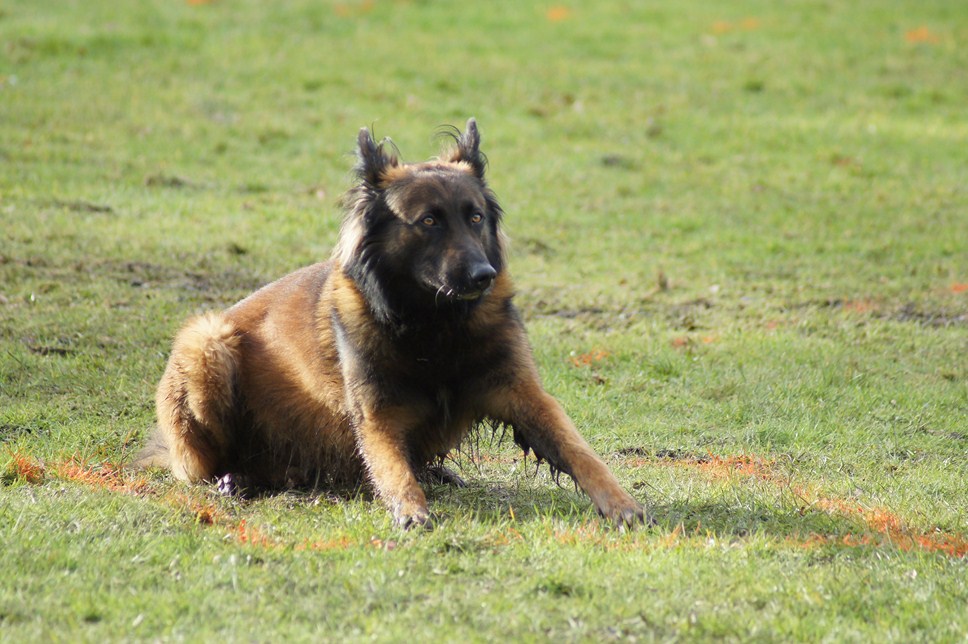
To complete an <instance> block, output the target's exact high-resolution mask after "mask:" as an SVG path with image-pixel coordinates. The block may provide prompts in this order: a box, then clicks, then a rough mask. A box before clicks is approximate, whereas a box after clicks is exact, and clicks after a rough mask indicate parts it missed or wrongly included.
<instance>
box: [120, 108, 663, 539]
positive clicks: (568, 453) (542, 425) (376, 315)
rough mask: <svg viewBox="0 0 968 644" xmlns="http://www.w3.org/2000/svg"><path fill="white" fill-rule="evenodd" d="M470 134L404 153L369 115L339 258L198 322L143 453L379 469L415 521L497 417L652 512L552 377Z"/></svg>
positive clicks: (593, 493) (615, 512) (402, 513)
mask: <svg viewBox="0 0 968 644" xmlns="http://www.w3.org/2000/svg"><path fill="white" fill-rule="evenodd" d="M453 138H454V145H453V146H452V147H451V148H450V149H449V150H447V151H446V152H445V153H444V154H443V155H442V156H441V157H439V158H437V159H433V160H431V161H428V162H425V163H413V164H405V163H402V162H400V161H399V160H398V159H397V156H396V154H395V153H394V150H395V148H392V144H390V146H388V145H387V144H386V140H384V141H383V142H380V143H376V142H374V140H373V138H372V136H371V134H370V132H369V130H367V129H366V128H364V129H362V130H361V131H360V134H359V137H358V163H357V165H356V168H355V170H356V175H357V178H358V180H359V181H358V184H357V185H356V186H355V187H353V188H352V189H351V190H350V191H349V192H348V193H347V194H346V196H345V197H344V201H343V204H344V206H345V210H346V214H345V219H344V222H343V225H342V229H341V231H340V237H339V241H338V244H337V246H336V249H335V251H334V253H333V256H332V258H331V259H330V261H328V262H323V263H319V264H315V265H313V266H308V267H306V268H303V269H301V270H298V271H296V272H295V273H292V274H291V275H288V276H286V277H283V278H282V279H280V280H278V281H276V282H274V283H272V284H269V285H268V286H265V287H264V288H262V289H261V290H259V291H257V292H255V293H254V294H252V295H250V296H249V297H247V298H246V299H244V300H242V301H241V302H239V303H238V304H236V305H234V306H232V307H231V308H229V309H228V310H226V311H223V312H221V313H207V314H204V315H201V316H199V317H196V318H194V319H191V320H189V321H188V322H187V324H185V326H184V327H183V328H182V329H181V331H180V332H179V333H178V335H177V337H176V338H175V341H174V347H173V349H172V353H171V357H170V359H169V361H168V366H167V369H166V370H165V373H164V376H163V377H162V379H161V383H160V384H159V386H158V393H157V398H156V404H157V413H158V427H157V431H156V432H155V436H154V440H153V442H152V443H150V444H149V447H148V448H146V450H145V452H144V453H143V455H142V456H141V458H140V459H139V461H140V464H141V465H162V466H166V467H168V468H170V469H171V471H172V472H173V473H174V475H175V477H176V478H178V479H182V480H185V481H192V482H197V481H214V480H217V479H220V480H221V479H222V478H223V477H224V479H225V480H231V479H230V477H231V476H232V475H235V476H238V477H240V480H245V481H249V482H251V483H253V484H258V485H260V486H268V487H284V486H286V485H293V484H308V483H315V484H319V483H320V481H328V480H332V481H336V480H341V481H347V480H348V481H362V480H363V479H364V478H366V479H368V480H369V482H370V483H371V484H372V486H373V489H374V491H375V493H376V495H377V496H379V497H380V498H381V499H382V500H383V501H384V502H385V503H386V504H387V505H388V506H389V509H390V511H391V512H392V513H393V517H394V519H395V520H396V522H397V523H398V524H399V525H400V526H403V527H410V526H416V525H422V524H426V523H428V521H429V520H430V513H429V511H428V508H427V499H426V497H425V495H424V492H423V489H422V488H421V485H420V481H421V480H425V479H424V477H425V476H430V475H431V474H433V473H436V474H437V476H439V477H443V478H444V479H447V478H450V477H453V479H456V480H451V482H459V479H457V477H456V476H455V475H453V474H452V473H449V472H447V471H446V470H442V469H438V466H439V465H440V464H441V462H442V459H443V457H444V456H445V455H446V454H448V453H449V452H450V451H451V450H453V449H455V448H457V447H458V445H459V444H460V442H461V441H462V439H464V438H465V437H466V436H467V435H468V433H469V432H470V431H471V430H472V428H474V427H475V426H476V425H478V424H479V423H482V422H489V423H492V424H497V425H504V426H508V427H510V428H511V429H512V431H513V437H514V440H515V441H516V442H517V443H518V445H520V446H521V447H522V448H523V449H524V451H525V453H526V454H527V452H528V451H529V450H532V451H533V452H534V454H535V456H536V457H537V458H538V459H539V461H540V460H542V459H543V460H546V461H547V462H548V463H549V464H550V466H551V467H552V468H554V469H556V470H558V471H561V472H564V473H566V474H568V475H570V476H571V477H572V478H573V479H574V480H575V481H576V482H577V484H578V485H579V486H580V487H581V488H582V489H583V490H584V491H585V492H586V493H587V494H588V495H589V496H590V497H591V500H592V501H593V502H594V504H595V507H596V508H597V509H598V512H599V513H600V514H602V515H603V516H605V517H607V518H609V519H611V520H612V521H614V522H616V523H618V524H620V525H621V524H634V523H636V522H640V521H642V520H643V516H644V511H643V507H642V505H640V504H639V503H638V502H637V501H636V500H635V499H633V498H632V497H631V496H630V495H629V494H628V493H627V492H625V490H623V489H622V487H621V486H620V485H619V483H618V481H617V480H616V478H615V476H614V475H613V474H612V473H611V472H610V471H609V470H608V468H607V467H606V466H605V464H604V463H603V462H602V461H601V460H600V459H599V458H598V457H597V456H596V455H595V453H594V452H593V451H592V449H591V448H590V447H589V446H588V444H587V443H586V442H585V441H584V440H583V439H582V437H581V436H580V435H579V434H578V431H577V430H576V429H575V427H574V425H573V424H572V422H571V420H569V418H568V416H567V415H566V414H565V412H564V411H563V410H562V408H561V406H560V405H559V404H558V403H557V402H556V401H555V400H554V399H553V398H552V397H551V396H550V395H549V394H547V393H546V392H545V391H544V389H543V388H542V386H541V383H540V381H539V378H538V373H537V370H536V368H535V363H534V359H533V358H532V355H531V349H530V347H529V346H528V341H527V338H526V336H525V330H524V325H523V324H522V321H521V316H520V315H519V314H518V312H517V310H516V309H515V307H514V305H513V304H512V302H511V297H512V294H513V288H512V286H511V279H510V277H509V276H508V273H507V270H506V258H505V252H504V246H505V241H504V238H503V236H502V233H501V230H500V225H501V218H502V211H501V207H500V206H499V205H498V202H497V200H496V198H495V196H494V194H493V193H492V192H491V190H490V189H489V188H488V186H487V183H486V182H485V180H484V171H485V166H486V159H485V157H484V155H483V154H482V153H481V152H480V149H479V146H480V135H479V134H478V130H477V124H476V122H475V121H474V119H470V120H469V121H468V122H467V126H466V128H465V131H464V132H463V133H461V132H460V131H458V130H455V133H454V135H453ZM388 147H389V148H391V149H388Z"/></svg>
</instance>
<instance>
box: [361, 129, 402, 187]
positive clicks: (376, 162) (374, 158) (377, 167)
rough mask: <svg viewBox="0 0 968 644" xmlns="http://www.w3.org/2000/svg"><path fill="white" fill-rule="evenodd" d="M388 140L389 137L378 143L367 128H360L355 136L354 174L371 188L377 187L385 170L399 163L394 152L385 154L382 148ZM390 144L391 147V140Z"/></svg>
mask: <svg viewBox="0 0 968 644" xmlns="http://www.w3.org/2000/svg"><path fill="white" fill-rule="evenodd" d="M389 141H390V140H389V139H384V140H383V141H380V143H376V142H374V141H373V136H372V135H371V134H370V130H369V129H367V128H362V129H361V130H360V134H359V136H358V137H357V138H356V143H357V150H356V156H357V162H356V168H355V170H356V176H358V177H359V178H360V180H361V181H363V182H364V183H366V184H368V185H369V186H370V187H371V188H377V187H379V186H380V184H381V183H382V182H383V179H384V176H385V175H386V172H387V170H389V169H390V168H395V167H396V166H398V165H399V164H400V162H399V160H398V159H397V155H396V154H387V153H386V151H384V149H383V147H384V145H385V144H386V143H387V142H389ZM390 146H391V147H393V143H392V142H390Z"/></svg>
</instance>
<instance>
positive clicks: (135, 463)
mask: <svg viewBox="0 0 968 644" xmlns="http://www.w3.org/2000/svg"><path fill="white" fill-rule="evenodd" d="M127 467H130V468H133V469H138V470H143V469H146V468H149V467H163V468H168V467H171V453H170V452H169V450H168V443H167V442H166V441H165V436H164V434H162V433H161V431H160V430H159V429H158V428H157V427H155V428H154V429H153V430H152V432H151V434H150V435H149V436H148V442H147V443H145V446H144V447H142V448H141V451H139V452H138V453H137V454H135V456H134V458H133V459H131V461H130V462H129V463H128V464H127Z"/></svg>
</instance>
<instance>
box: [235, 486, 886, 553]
mask: <svg viewBox="0 0 968 644" xmlns="http://www.w3.org/2000/svg"><path fill="white" fill-rule="evenodd" d="M471 470H473V468H471V469H470V470H468V469H464V468H461V469H460V476H461V478H463V479H464V481H463V483H464V484H463V485H454V484H451V483H441V482H434V483H426V482H425V483H424V485H423V487H424V490H425V491H426V494H427V501H428V503H429V505H430V510H431V513H432V515H433V523H434V525H436V526H441V527H443V526H446V525H447V524H448V523H450V522H452V521H461V520H463V519H462V517H467V516H471V517H473V518H474V521H475V522H478V523H479V524H481V525H488V524H489V525H503V524H506V523H507V522H508V521H509V520H510V521H515V522H520V523H525V524H526V523H529V522H540V521H546V520H547V519H549V518H550V519H553V520H556V521H560V522H562V523H564V524H568V523H573V524H575V525H576V526H577V525H580V524H583V523H586V522H588V521H594V520H597V516H596V512H595V508H594V506H593V505H592V503H591V501H590V500H589V498H588V497H587V496H586V495H585V494H584V493H583V492H581V491H580V490H578V489H577V488H576V487H575V485H574V484H573V483H572V481H571V479H569V478H568V477H567V476H562V477H561V478H560V479H559V480H557V481H556V480H555V479H554V478H553V477H551V476H549V475H548V473H547V472H546V471H545V472H541V471H534V470H532V471H531V473H525V474H520V473H519V475H517V476H511V477H507V476H505V477H500V478H498V479H495V478H491V477H489V476H487V475H486V474H484V473H481V472H473V471H471ZM280 493H284V492H281V491H279V490H269V489H262V490H247V491H246V493H245V494H243V495H240V496H239V497H236V498H239V499H240V500H241V501H242V502H243V503H244V502H246V501H257V500H259V499H266V498H271V497H275V496H277V495H278V494H280ZM288 493H290V494H295V495H296V496H297V497H303V496H305V498H312V497H317V498H318V497H319V496H320V495H325V496H326V497H328V498H329V500H330V501H331V502H333V503H352V502H360V501H362V502H364V503H370V504H372V505H373V509H374V512H379V511H384V510H383V508H382V505H381V504H380V502H379V501H378V500H377V499H376V498H375V497H374V495H373V493H372V491H371V490H369V489H368V488H367V487H366V486H359V485H356V486H344V487H331V486H330V487H324V488H318V487H315V488H295V489H290V490H289V491H288ZM638 496H639V497H640V498H641V497H642V495H641V494H639V495H638ZM642 500H643V501H645V505H646V507H647V511H648V516H649V517H650V519H651V526H650V528H649V529H650V530H652V531H654V532H656V533H659V534H670V533H673V532H675V533H677V534H680V535H690V534H701V535H714V536H716V537H718V538H730V539H731V538H737V539H740V538H744V537H748V536H750V535H752V534H759V535H765V536H768V537H771V538H777V539H793V540H797V539H802V538H806V537H809V536H811V535H840V536H842V535H847V534H860V533H865V532H869V531H870V526H868V525H867V524H866V523H865V521H864V519H863V517H862V516H860V515H858V514H855V513H836V512H833V513H832V512H830V511H828V510H825V509H823V508H811V507H802V506H794V505H791V504H790V503H788V502H778V503H769V502H764V501H759V500H756V499H751V498H749V497H746V498H743V499H733V500H732V501H730V500H723V499H716V500H708V499H677V500H671V501H666V502H663V501H661V500H658V499H655V498H651V499H642Z"/></svg>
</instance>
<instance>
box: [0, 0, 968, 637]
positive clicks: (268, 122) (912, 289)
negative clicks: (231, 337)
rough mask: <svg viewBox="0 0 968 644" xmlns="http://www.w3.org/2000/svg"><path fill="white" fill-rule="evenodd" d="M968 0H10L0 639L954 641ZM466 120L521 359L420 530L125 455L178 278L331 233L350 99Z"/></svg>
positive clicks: (435, 121)
mask: <svg viewBox="0 0 968 644" xmlns="http://www.w3.org/2000/svg"><path fill="white" fill-rule="evenodd" d="M966 44H968V6H966V5H964V4H963V3H959V2H951V1H949V0H921V1H919V2H908V1H901V0H898V1H896V2H889V1H886V0H884V1H880V2H869V3H825V2H816V1H813V0H811V1H806V0H803V1H800V0H795V1H791V2H784V3H776V2H765V1H762V2H754V1H751V2H742V3H741V2H736V1H733V0H729V1H720V2H712V1H697V2H686V3H634V2H621V1H609V2H599V3H592V2H572V3H554V2H531V1H522V2H505V1H499V2H491V3H483V2H482V3H446V2H433V1H416V0H415V1H402V0H401V1H395V2H391V1H387V2H372V1H369V0H356V1H354V0H346V1H344V2H328V1H321V0H291V1H288V2H274V3H268V2H259V1H257V0H233V1H230V0H208V1H206V0H187V1H186V0H144V1H139V2H111V1H109V0H85V1H84V2H80V1H53V0H13V1H10V2H5V3H4V4H3V5H2V6H0V442H2V446H0V547H2V553H3V554H2V556H0V641H11V642H13V641H18V642H22V641H62V640H71V641H105V640H107V641H116V640H142V639H144V640H161V641H170V640H174V641H179V640H188V641H205V640H214V639H224V640H227V641H239V640H246V641H248V640H255V641H344V640H351V641H356V640H378V641H400V640H412V641H425V640H429V639H431V638H435V639H440V640H443V641H495V640H509V639H514V640H521V641H541V640H563V641H603V640H604V641H610V640H627V639H628V640H644V641H652V640H658V641H666V640H686V641H703V640H722V639H725V640H764V641H791V640H793V641H820V640H824V641H871V640H883V641H898V642H910V641H931V642H934V641H945V642H947V641H963V640H964V639H965V638H966V637H968V610H966V606H968V485H966V480H968V358H966V356H968V112H966V110H965V106H966V105H968V71H966V70H968V47H966ZM469 116H475V117H476V118H477V119H478V123H479V126H480V128H481V131H482V136H483V143H482V148H483V150H484V151H485V152H486V153H487V155H488V157H489V160H490V166H489V170H488V173H489V174H488V176H489V179H490V182H491V186H492V187H493V188H494V190H495V191H496V193H497V194H498V197H499V198H500V200H501V203H502V205H503V206H504V209H505V210H506V213H507V215H506V220H505V221H506V225H507V231H508V233H509V235H510V237H511V243H512V246H511V254H510V267H511V271H512V274H513V275H514V277H515V283H516V285H517V289H518V295H517V302H518V306H519V308H520V309H521V311H522V313H523V315H524V318H525V320H526V323H527V325H528V329H529V334H530V339H531V342H532V344H533V346H534V351H535V355H536V358H537V360H538V363H539V367H540V369H541V373H542V377H543V379H544V383H545V385H546V387H547V388H548V389H549V391H551V392H552V393H553V394H554V395H555V396H556V397H557V398H559V400H561V402H562V404H563V405H564V406H565V408H566V409H567V410H568V412H569V413H570V414H571V416H572V417H573V418H574V420H575V422H576V424H578V426H579V427H580V428H581V429H582V431H583V433H584V434H585V436H586V437H587V438H588V440H589V441H590V442H591V443H592V445H593V446H594V447H595V448H596V450H597V451H598V452H599V453H600V454H602V455H603V457H604V458H605V459H606V461H607V462H608V463H609V465H610V466H611V467H612V468H613V469H614V471H615V472H616V474H617V475H618V477H619V478H620V479H621V481H622V482H623V484H624V485H625V486H626V487H627V488H629V489H630V490H632V491H633V493H634V494H635V495H636V496H637V497H639V498H640V499H642V500H647V501H648V503H649V505H650V507H651V512H652V515H653V516H654V518H655V521H656V524H655V526H653V527H649V528H642V529H639V530H636V531H629V532H623V531H619V530H616V529H613V528H611V527H609V526H607V525H603V524H602V523H601V522H600V521H599V520H598V519H597V517H596V516H595V514H594V511H593V510H592V509H591V507H590V503H589V501H588V500H587V498H586V497H585V496H584V495H582V494H581V493H580V492H577V491H576V490H575V489H574V487H573V486H572V485H571V482H570V481H569V480H568V479H567V477H562V479H561V481H560V483H561V484H560V485H558V484H556V482H555V480H554V479H553V478H552V477H551V475H550V473H549V472H548V469H547V467H545V466H542V467H536V465H535V462H534V461H533V459H526V458H524V457H523V456H522V454H521V453H520V451H518V450H516V449H515V448H514V446H513V444H511V441H503V442H502V441H501V440H499V439H500V436H491V435H489V434H483V435H481V436H479V437H478V440H477V441H475V442H474V443H473V444H472V445H468V446H467V448H466V449H465V450H464V451H463V452H462V453H461V454H459V455H457V456H456V458H455V461H456V466H459V467H460V469H461V470H462V474H463V476H464V478H465V479H467V481H468V483H469V485H468V487H467V488H464V489H454V488H450V487H430V488H428V496H429V498H430V501H431V504H432V509H433V510H434V512H435V514H436V517H437V521H436V526H435V529H434V530H432V531H423V530H418V531H410V532H401V531H399V530H397V529H396V528H394V526H393V524H392V521H391V520H390V518H389V515H388V513H387V512H386V511H385V509H384V508H383V507H382V505H381V504H380V503H379V502H378V501H374V500H373V499H372V498H371V497H370V496H369V495H368V494H367V492H366V491H365V490H364V491H356V492H346V491H341V492H334V491H330V490H311V491H292V492H285V493H280V494H275V495H269V496H262V497H258V498H254V499H238V498H226V497H222V496H219V495H218V494H217V492H216V490H215V489H214V488H213V487H211V486H196V487H189V486H186V485H182V484H179V483H176V482H174V481H173V480H172V479H171V477H170V476H168V475H166V474H165V473H163V472H147V473H144V472H131V471H128V470H125V469H124V468H123V465H124V464H125V463H126V462H127V461H128V460H130V458H131V456H132V455H133V454H134V453H135V452H136V451H137V450H138V449H139V447H140V446H141V445H142V444H143V441H144V439H145V437H146V435H147V433H148V431H149V430H150V427H151V425H152V423H153V414H154V408H153V395H154V387H155V385H156V384H157V382H158V380H159V378H160V376H161V373H162V370H163V369H164V364H165V360H166V357H167V354H168V351H169V348H170V342H171V338H172V336H173V334H174V333H175V331H176V330H177V328H178V327H179V325H180V324H181V322H182V321H183V320H184V319H185V318H186V317H187V316H189V315H191V314H193V313H196V312H200V311H203V310H207V309H213V308H215V309H217V308H220V307H225V306H227V305H229V304H231V303H233V302H235V301H236V300H238V299H239V298H241V297H243V296H245V295H246V294H247V293H249V292H251V291H252V290H253V289H255V288H257V287H258V286H260V285H262V284H264V283H266V282H269V281H271V280H273V279H275V278H277V277H279V276H281V275H283V274H285V273H287V272H290V271H292V270H294V269H296V268H298V267H300V266H302V265H305V264H308V263H311V262H314V261H318V260H320V259H324V258H326V257H328V255H329V253H330V250H331V248H332V246H333V243H334V241H335V238H336V234H337V231H338V227H339V221H340V210H339V205H338V204H339V197H340V194H341V193H342V192H343V191H344V190H346V189H347V188H348V187H349V186H350V182H351V176H350V172H349V170H350V167H351V165H352V164H353V157H352V151H353V145H354V141H355V136H356V133H357V131H358V130H359V128H360V127H361V126H364V125H366V126H372V127H373V128H374V130H375V133H376V135H377V136H378V137H382V136H387V135H389V136H390V137H392V138H393V140H394V142H395V143H396V144H397V145H398V146H399V148H400V150H401V151H402V154H403V156H404V158H405V159H407V160H411V161H417V160H423V159H425V158H427V157H429V156H432V155H434V154H436V153H437V152H438V150H439V148H440V144H441V141H440V140H439V139H436V138H435V137H434V133H435V132H437V131H439V128H440V126H442V125H446V124H453V125H458V126H461V125H462V124H463V123H464V122H465V121H466V119H467V117H469Z"/></svg>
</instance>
